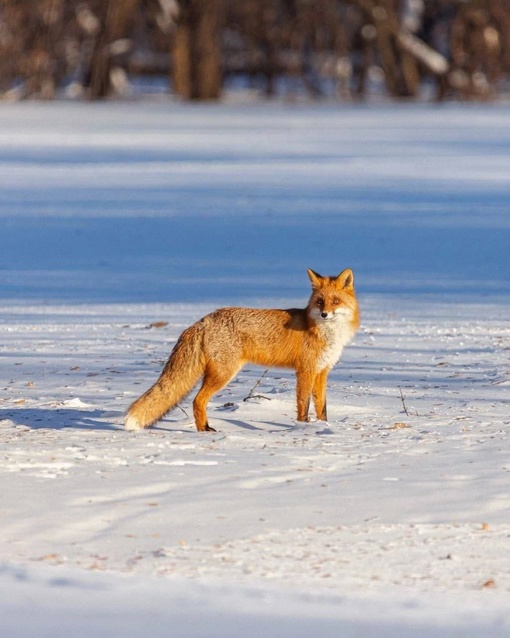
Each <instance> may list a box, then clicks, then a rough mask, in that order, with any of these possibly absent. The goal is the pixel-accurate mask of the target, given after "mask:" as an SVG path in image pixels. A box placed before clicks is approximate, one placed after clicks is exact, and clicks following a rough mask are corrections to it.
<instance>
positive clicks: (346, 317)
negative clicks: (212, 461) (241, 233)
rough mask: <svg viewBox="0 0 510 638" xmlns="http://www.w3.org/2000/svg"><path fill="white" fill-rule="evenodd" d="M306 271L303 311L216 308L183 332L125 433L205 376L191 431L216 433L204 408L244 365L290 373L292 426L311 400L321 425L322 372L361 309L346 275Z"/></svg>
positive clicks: (152, 419)
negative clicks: (307, 293) (293, 392)
mask: <svg viewBox="0 0 510 638" xmlns="http://www.w3.org/2000/svg"><path fill="white" fill-rule="evenodd" d="M307 272H308V277H309V278H310V282H311V284H312V295H311V297H310V301H309V302H308V305H307V307H306V308H304V309H295V308H292V309H290V310H277V309H271V310H259V309H255V308H221V309H220V310H216V311H214V312H212V313H211V314H209V315H207V316H206V317H204V318H203V319H200V321H197V322H196V323H195V324H193V325H192V326H190V327H189V328H187V329H186V330H185V331H184V332H183V333H182V335H181V336H180V337H179V339H178V341H177V343H176V344H175V347H174V349H173V350H172V353H171V354H170V357H169V359H168V361H167V363H166V365H165V367H164V368H163V371H162V373H161V375H160V377H159V379H158V380H157V381H156V383H155V384H154V385H153V386H152V387H151V388H150V389H149V390H147V392H146V393H145V394H143V395H142V396H141V397H140V398H139V399H137V400H136V401H135V402H134V403H133V404H132V405H131V407H130V408H129V410H128V412H127V418H126V429H128V430H141V429H143V428H147V427H150V426H151V425H154V424H155V423H156V422H157V421H159V420H160V419H161V418H163V416H165V414H166V413H167V412H169V411H170V410H171V409H172V408H173V407H175V405H176V404H177V403H178V402H179V401H180V400H181V399H182V398H183V397H184V396H186V395H187V394H188V393H189V392H190V391H191V390H192V388H193V387H194V385H195V384H196V383H197V381H198V380H199V379H200V378H201V377H203V381H202V386H201V388H200V390H199V391H198V394H197V395H196V397H195V399H194V401H193V415H194V417H195V424H196V426H197V430H199V431H213V432H214V431H215V430H214V428H212V427H211V426H210V425H209V423H208V421H207V413H206V407H207V403H208V402H209V400H210V399H211V397H212V396H213V395H214V394H215V393H216V392H218V391H219V390H220V389H221V388H223V387H224V386H225V385H226V384H227V383H228V382H229V381H230V380H231V379H232V378H233V377H234V376H235V375H236V374H237V373H238V372H239V370H240V369H241V368H242V367H243V366H244V365H245V364H246V363H253V364H259V365H263V366H270V367H271V366H274V367H281V368H293V369H294V370H295V371H296V379H297V389H296V393H297V418H298V421H308V420H309V417H308V411H309V405H310V399H311V398H312V397H313V401H314V404H315V412H316V415H317V418H318V419H319V420H322V421H326V420H327V412H326V381H327V377H328V373H329V371H330V370H331V368H332V367H333V366H334V365H335V363H336V362H337V361H338V359H339V358H340V355H341V353H342V350H343V348H344V346H345V345H346V344H347V343H348V342H349V341H350V340H351V339H352V337H353V336H354V333H355V332H356V330H357V328H358V326H359V310H358V303H357V300H356V295H355V293H354V275H353V273H352V270H350V269H346V270H344V271H343V272H341V273H340V274H339V275H338V277H322V276H321V275H319V274H318V273H316V272H314V271H313V270H308V271H307Z"/></svg>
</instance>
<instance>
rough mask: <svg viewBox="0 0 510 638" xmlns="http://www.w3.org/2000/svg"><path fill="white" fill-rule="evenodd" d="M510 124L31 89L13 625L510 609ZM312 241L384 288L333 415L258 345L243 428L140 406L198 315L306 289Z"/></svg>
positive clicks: (19, 193)
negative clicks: (59, 98)
mask: <svg viewBox="0 0 510 638" xmlns="http://www.w3.org/2000/svg"><path fill="white" fill-rule="evenodd" d="M506 122H507V114H506V111H505V109H503V108H500V109H498V108H494V109H491V108H480V109H476V108H474V109H469V108H451V109H444V110H442V109H439V108H437V109H426V108H411V109H407V108H403V107H399V108H396V109H395V110H392V109H385V108H378V109H373V110H372V109H359V110H357V109H345V110H342V109H339V110H337V109H333V108H331V109H330V108H326V109H308V108H301V109H291V108H288V107H275V106H273V107H271V106H267V105H266V106H264V107H261V108H259V109H255V108H253V107H249V108H248V107H246V108H242V107H236V108H233V107H218V108H210V107H200V108H193V109H188V108H186V107H180V106H175V105H174V106H163V105H154V104H153V105H141V104H133V105H115V104H108V105H103V106H98V107H96V106H94V107H88V106H85V105H65V104H55V105H19V106H16V107H11V106H5V107H3V109H2V110H1V111H0V140H1V142H2V144H1V145H0V149H1V150H0V162H1V163H2V171H1V172H0V187H1V188H2V193H3V197H2V202H1V203H0V222H1V224H2V229H3V234H4V250H3V254H2V257H1V260H0V261H1V263H0V268H1V270H0V296H1V298H2V304H1V306H0V371H1V379H2V381H1V387H2V395H1V397H0V440H1V447H0V450H1V452H0V456H1V464H0V472H1V474H2V488H3V489H2V496H1V499H0V505H1V511H2V526H1V530H0V561H1V562H2V565H3V567H2V569H1V570H0V588H1V589H2V602H1V603H0V608H1V609H2V618H3V620H2V621H1V622H0V624H1V625H2V626H3V630H4V631H5V635H9V636H13V637H16V636H18V635H19V636H29V635H34V636H35V635H41V634H40V628H41V626H43V627H45V628H46V629H47V631H48V635H55V636H59V635H67V634H68V633H69V631H70V628H72V631H73V633H77V632H78V635H80V633H79V632H80V631H83V635H91V634H92V633H93V634H94V635H95V636H103V635H104V636H114V635H118V634H119V633H120V631H127V630H130V631H131V635H133V636H138V635H142V632H143V633H144V634H145V633H147V627H150V628H151V633H152V634H153V635H154V636H158V635H161V636H163V635H169V634H168V631H169V629H168V628H169V627H172V633H171V635H173V636H197V637H198V636H215V635H218V631H219V628H221V633H222V635H224V636H229V635H232V636H234V635H236V636H238V635H240V633H242V634H243V635H247V636H251V635H253V636H257V635H265V636H267V635H271V633H273V634H274V635H280V636H289V637H290V636H293V637H296V636H310V635H319V634H320V635H321V636H329V635H331V636H333V635H335V636H337V635H339V631H340V632H341V633H342V635H343V636H347V637H350V636H356V635H363V636H371V635H374V636H376V635H377V636H401V635H406V636H411V637H413V638H414V637H416V636H434V635H437V636H450V635H451V636H458V635H462V636H475V635H476V636H479V635H480V634H482V635H490V636H507V635H508V634H509V632H510V613H509V612H508V609H509V606H508V595H509V591H510V579H509V574H510V559H509V558H508V556H510V553H509V552H508V549H509V543H510V523H509V518H508V512H509V511H510V492H509V490H508V481H509V472H510V460H509V455H508V425H509V423H510V418H509V416H508V402H509V399H508V385H509V383H510V379H509V368H508V352H509V351H510V322H509V315H508V292H509V290H508V281H509V277H508V275H509V274H510V272H509V269H510V263H509V261H508V258H507V249H508V239H509V224H508V214H507V211H508V186H507V184H508V178H509V177H510V175H509V171H510V169H508V166H510V164H509V163H508V149H509V148H510V140H509V136H508V132H507V126H506ZM306 267H312V268H314V269H316V270H318V271H319V272H322V273H323V274H337V272H339V271H340V270H341V269H343V268H344V267H353V269H354V271H355V276H356V282H357V289H358V294H359V298H360V304H361V311H362V327H361V329H360V331H359V333H358V334H357V336H356V337H355V340H354V342H353V344H352V345H350V346H348V347H347V348H346V349H345V351H344V355H343V357H342V360H341V362H340V364H339V365H338V366H337V367H336V368H335V369H334V371H333V372H332V374H331V375H330V382H329V389H328V411H329V416H330V420H329V422H328V423H311V424H310V425H309V426H307V427H305V428H303V427H302V426H298V425H296V424H295V422H294V417H295V405H294V404H295V393H294V379H293V375H292V374H291V373H289V372H288V371H282V370H269V371H268V372H266V373H265V371H264V370H263V369H258V368H256V367H252V366H248V367H247V368H246V369H245V370H243V371H242V372H241V373H240V374H239V375H238V377H237V378H236V379H235V380H234V381H233V382H232V383H231V384H230V385H229V386H228V387H227V388H225V389H224V390H223V391H222V392H220V393H219V394H218V395H217V396H216V397H215V398H214V399H213V401H212V402H211V404H210V409H209V411H210V421H211V425H213V427H216V428H217V429H218V433H217V434H205V435H204V434H198V433H196V432H195V430H194V425H193V424H192V419H191V418H190V415H191V411H190V403H189V399H188V400H186V401H184V402H183V403H182V405H181V406H180V408H179V409H176V410H175V411H174V412H173V413H172V414H171V415H169V417H168V418H167V419H166V420H164V421H163V422H161V423H160V424H159V425H158V426H157V427H156V428H153V429H151V430H150V431H147V432H141V433H131V432H126V431H125V430H124V429H123V415H124V412H125V409H126V407H127V406H128V405H129V403H130V402H131V401H132V400H133V399H134V398H136V397H137V396H138V395H139V394H141V392H142V391H144V390H145V389H147V387H149V385H150V384H152V383H153V382H154V380H155V379H156V378H157V375H158V374H159V372H160V370H161V367H162V365H163V363H164V361H165V360H166V358H167V356H168V354H169V352H170V350H171V347H172V345H173V343H174V342H175V340H176V338H177V337H178V335H179V334H180V332H181V331H182V330H183V329H184V328H185V327H186V326H187V325H189V324H190V323H192V322H193V321H195V320H196V319H198V318H199V317H201V316H203V315H204V314H206V313H207V312H209V311H211V310H212V309H214V308H215V307H218V306H220V305H225V304H231V305H253V306H259V307H271V306H274V307H291V306H296V305H301V306H303V305H304V304H305V303H306V300H307V296H308V294H309V291H308V282H307V278H306V272H305V270H306ZM252 395H255V396H254V397H253V398H249V397H251V396H252ZM245 399H246V400H245ZM55 593H57V594H58V595H57V596H55ZM28 611H30V613H28ZM91 611H94V612H95V613H94V615H91ZM255 621H256V622H255ZM76 627H83V630H81V629H76ZM250 632H251V633H250Z"/></svg>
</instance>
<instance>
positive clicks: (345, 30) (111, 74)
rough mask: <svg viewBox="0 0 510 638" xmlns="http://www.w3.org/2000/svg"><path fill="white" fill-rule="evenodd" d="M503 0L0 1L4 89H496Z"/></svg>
mask: <svg viewBox="0 0 510 638" xmlns="http://www.w3.org/2000/svg"><path fill="white" fill-rule="evenodd" d="M509 72H510V2H509V1H508V0H241V1H239V0H0V96H2V97H3V98H4V99H10V100H19V99H26V98H38V99H44V100H50V99H53V98H56V97H58V98H63V97H65V98H68V99H73V98H81V99H83V98H86V99H90V100H97V99H103V98H107V97H133V96H135V97H136V96H137V95H139V94H145V95H146V94H147V93H163V94H168V93H171V94H173V95H176V96H178V97H180V98H182V99H185V100H215V99H219V98H220V97H221V96H222V94H223V93H224V92H225V91H226V90H229V89H232V88H236V89H238V90H241V89H245V90H246V91H253V92H255V93H257V95H260V94H263V95H264V94H265V95H267V96H273V95H277V96H284V97H288V98H292V97H293V96H306V97H307V98H310V97H311V98H317V99H321V98H322V99H324V98H329V99H339V100H369V99H374V98H377V97H391V98H395V99H404V98H406V99H422V100H423V99H428V100H446V99H462V100H491V99H494V98H496V97H498V96H503V95H506V94H507V93H508V90H509V84H510V83H509Z"/></svg>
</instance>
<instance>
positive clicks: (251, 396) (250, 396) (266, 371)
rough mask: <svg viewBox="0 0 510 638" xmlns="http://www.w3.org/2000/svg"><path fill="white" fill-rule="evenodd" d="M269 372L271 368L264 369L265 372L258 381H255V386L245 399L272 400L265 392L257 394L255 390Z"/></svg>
mask: <svg viewBox="0 0 510 638" xmlns="http://www.w3.org/2000/svg"><path fill="white" fill-rule="evenodd" d="M268 372H269V369H267V370H264V372H263V373H262V375H261V377H260V379H258V380H257V382H256V383H255V385H254V386H253V388H252V389H251V390H250V391H249V392H248V394H247V395H246V396H245V397H244V399H243V401H249V400H250V399H267V400H268V401H271V399H270V398H269V397H265V396H264V395H263V394H255V390H256V389H257V388H258V387H259V385H260V384H261V383H262V379H263V378H264V377H265V376H266V374H267V373H268Z"/></svg>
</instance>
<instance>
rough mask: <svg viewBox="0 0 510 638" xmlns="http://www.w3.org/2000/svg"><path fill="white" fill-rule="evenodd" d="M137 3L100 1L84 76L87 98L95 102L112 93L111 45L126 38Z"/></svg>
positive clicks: (133, 1)
mask: <svg viewBox="0 0 510 638" xmlns="http://www.w3.org/2000/svg"><path fill="white" fill-rule="evenodd" d="M139 2H140V0H102V2H101V4H100V5H99V6H100V9H99V11H98V14H99V19H100V23H101V29H100V31H99V33H98V35H97V38H96V41H95V44H94V49H93V52H92V56H91V60H90V65H89V69H88V72H87V74H86V77H85V88H86V90H87V97H88V98H89V99H91V100H97V99H101V98H105V97H107V96H108V95H109V94H110V93H111V90H112V79H111V71H112V46H111V45H112V44H113V43H114V42H115V41H117V40H120V39H124V38H126V36H127V35H128V33H129V24H130V21H131V20H132V18H133V16H134V14H135V11H136V8H137V5H138V4H139Z"/></svg>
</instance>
